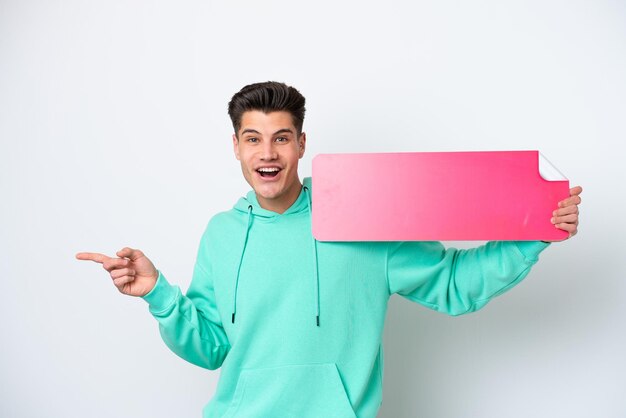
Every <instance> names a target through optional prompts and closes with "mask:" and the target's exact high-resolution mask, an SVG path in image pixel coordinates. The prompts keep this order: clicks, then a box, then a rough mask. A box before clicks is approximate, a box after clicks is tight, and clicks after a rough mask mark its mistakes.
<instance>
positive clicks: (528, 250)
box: [514, 241, 550, 261]
mask: <svg viewBox="0 0 626 418" xmlns="http://www.w3.org/2000/svg"><path fill="white" fill-rule="evenodd" d="M514 242H515V245H517V248H519V250H520V252H521V253H522V254H523V255H524V257H525V258H526V259H527V260H529V261H537V259H538V258H539V253H540V252H542V251H543V250H545V249H546V248H548V247H549V246H550V243H549V242H543V241H514Z"/></svg>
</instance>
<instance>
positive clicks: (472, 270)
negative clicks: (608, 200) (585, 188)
mask: <svg viewBox="0 0 626 418" xmlns="http://www.w3.org/2000/svg"><path fill="white" fill-rule="evenodd" d="M581 192H582V188H581V187H580V186H576V187H573V188H572V189H570V197H568V198H567V199H564V200H563V201H561V202H559V203H558V208H557V209H555V211H554V212H553V213H552V215H553V217H552V219H551V222H552V223H553V224H554V225H555V227H556V228H559V229H563V230H565V231H567V232H568V233H569V238H571V237H573V236H574V235H576V233H577V232H578V205H579V204H580V203H581V198H580V194H581ZM548 245H550V244H549V243H547V242H538V241H499V242H495V241H494V242H489V243H487V244H485V245H483V246H481V247H478V248H472V249H469V250H457V249H454V248H450V249H445V248H444V246H443V245H442V244H441V243H439V242H396V243H390V245H389V250H388V253H387V280H388V283H389V291H390V293H398V294H400V295H402V296H404V297H406V298H407V299H410V300H412V301H414V302H418V303H421V304H423V305H424V306H427V307H429V308H431V309H434V310H437V311H441V312H445V313H447V314H450V315H460V314H464V313H468V312H472V311H475V310H477V309H480V308H481V307H483V306H484V305H485V304H487V302H489V301H490V300H491V299H492V298H494V297H495V296H497V295H500V294H502V293H504V292H505V291H507V290H508V289H510V288H511V287H513V286H515V285H516V284H517V283H519V282H520V281H521V280H522V279H524V277H526V275H527V274H528V272H529V271H530V269H531V267H532V266H533V264H535V263H536V262H537V260H538V257H539V253H540V252H541V251H543V250H544V249H545V248H546V247H547V246H548Z"/></svg>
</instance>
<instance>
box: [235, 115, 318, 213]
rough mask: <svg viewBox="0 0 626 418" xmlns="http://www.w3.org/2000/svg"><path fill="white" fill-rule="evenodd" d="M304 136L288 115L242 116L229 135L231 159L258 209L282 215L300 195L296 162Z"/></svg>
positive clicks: (301, 151) (304, 139)
mask: <svg viewBox="0 0 626 418" xmlns="http://www.w3.org/2000/svg"><path fill="white" fill-rule="evenodd" d="M305 143H306V135H305V134H304V132H303V133H301V134H300V135H299V136H298V132H297V130H296V128H295V126H294V124H293V120H292V117H291V114H290V113H289V112H283V111H280V112H270V113H263V112H262V111H260V110H251V111H247V112H244V114H243V115H242V118H241V127H240V128H239V132H237V134H236V135H235V134H234V135H233V146H234V149H235V156H236V157H237V159H238V160H239V161H240V162H241V171H242V172H243V176H244V177H245V179H246V181H247V182H248V184H250V186H252V188H253V189H254V191H255V193H256V196H257V200H258V201H259V204H260V205H261V207H262V208H264V209H268V210H271V211H274V212H278V213H283V212H284V211H285V210H287V209H288V208H289V206H291V204H293V202H295V200H296V199H297V198H298V195H299V194H300V189H301V186H302V185H301V183H300V180H299V178H298V160H299V159H300V158H302V156H303V155H304V146H305Z"/></svg>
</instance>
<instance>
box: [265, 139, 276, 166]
mask: <svg viewBox="0 0 626 418" xmlns="http://www.w3.org/2000/svg"><path fill="white" fill-rule="evenodd" d="M277 158H278V153H277V152H276V148H275V145H274V141H267V142H265V143H264V144H263V149H262V150H261V160H263V161H271V160H275V159H277Z"/></svg>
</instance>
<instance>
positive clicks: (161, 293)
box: [142, 269, 178, 312]
mask: <svg viewBox="0 0 626 418" xmlns="http://www.w3.org/2000/svg"><path fill="white" fill-rule="evenodd" d="M157 271H158V272H159V276H158V277H157V281H156V283H155V284H154V287H153V288H152V290H150V291H149V292H148V293H147V294H146V295H144V296H142V299H143V300H145V301H146V302H148V304H149V305H150V310H153V311H157V312H158V311H161V310H165V309H166V308H167V307H169V306H170V305H171V304H172V303H174V300H176V294H177V293H178V288H177V287H176V286H172V285H171V284H169V283H168V281H167V280H166V279H165V276H163V274H162V273H161V270H158V269H157Z"/></svg>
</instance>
